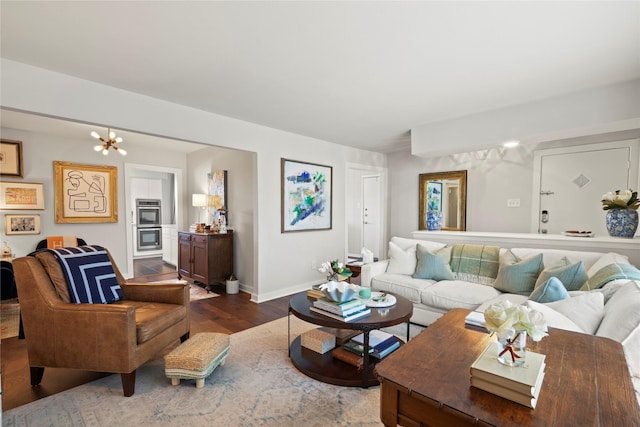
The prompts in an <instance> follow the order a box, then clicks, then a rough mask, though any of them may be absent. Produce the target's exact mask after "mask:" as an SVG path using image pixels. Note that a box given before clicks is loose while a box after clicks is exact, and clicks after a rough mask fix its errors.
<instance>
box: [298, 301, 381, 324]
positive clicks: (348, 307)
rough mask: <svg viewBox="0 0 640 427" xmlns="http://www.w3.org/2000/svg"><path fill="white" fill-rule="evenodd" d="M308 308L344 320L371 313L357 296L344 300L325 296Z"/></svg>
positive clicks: (358, 317) (347, 320)
mask: <svg viewBox="0 0 640 427" xmlns="http://www.w3.org/2000/svg"><path fill="white" fill-rule="evenodd" d="M309 309H310V310H311V311H313V312H315V313H320V314H323V315H325V316H329V317H332V318H334V319H337V320H342V321H344V322H349V321H352V320H356V319H360V318H362V317H365V316H368V315H369V314H371V309H370V308H368V307H367V306H366V305H365V303H364V302H362V300H360V299H358V298H355V299H352V300H350V301H345V302H335V301H330V300H328V299H327V298H318V299H317V300H315V301H314V302H313V305H312V306H311V307H309Z"/></svg>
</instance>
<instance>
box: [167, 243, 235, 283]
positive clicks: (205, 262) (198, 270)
mask: <svg viewBox="0 0 640 427" xmlns="http://www.w3.org/2000/svg"><path fill="white" fill-rule="evenodd" d="M232 273H233V233H227V234H210V233H187V232H178V277H179V278H182V277H184V278H187V279H191V280H193V281H194V282H199V283H201V284H203V285H205V286H206V287H207V288H208V287H210V286H211V285H213V284H215V283H225V280H226V279H228V278H229V276H231V274H232Z"/></svg>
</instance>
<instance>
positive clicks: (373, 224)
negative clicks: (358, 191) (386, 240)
mask: <svg viewBox="0 0 640 427" xmlns="http://www.w3.org/2000/svg"><path fill="white" fill-rule="evenodd" d="M381 217H382V214H381V205H380V175H370V176H363V177H362V247H363V248H367V249H368V250H370V251H372V252H373V256H374V258H378V257H380V247H381V246H382V245H381V244H380V243H381V241H382V238H381V234H382V228H381V223H380V218H381Z"/></svg>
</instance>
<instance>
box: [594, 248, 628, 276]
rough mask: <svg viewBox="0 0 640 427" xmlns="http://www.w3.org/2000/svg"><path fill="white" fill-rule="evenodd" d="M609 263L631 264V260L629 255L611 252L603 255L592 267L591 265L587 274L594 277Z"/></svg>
mask: <svg viewBox="0 0 640 427" xmlns="http://www.w3.org/2000/svg"><path fill="white" fill-rule="evenodd" d="M609 264H631V263H630V262H629V258H628V257H627V256H625V255H620V254H618V253H615V252H609V253H606V254H604V255H602V256H601V257H600V258H598V260H597V261H596V262H595V263H594V264H593V265H592V266H591V267H589V270H588V271H587V276H589V278H591V277H593V276H594V275H595V274H596V273H597V272H598V271H600V270H601V269H602V268H603V267H604V266H607V265H609Z"/></svg>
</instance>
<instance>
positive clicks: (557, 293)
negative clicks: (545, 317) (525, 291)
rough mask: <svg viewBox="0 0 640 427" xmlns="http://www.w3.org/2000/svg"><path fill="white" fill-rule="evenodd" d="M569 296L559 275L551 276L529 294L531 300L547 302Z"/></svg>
mask: <svg viewBox="0 0 640 427" xmlns="http://www.w3.org/2000/svg"><path fill="white" fill-rule="evenodd" d="M567 298H569V292H567V288H565V287H564V285H563V284H562V282H561V281H560V280H559V279H558V278H557V277H551V278H549V280H547V282H546V283H544V284H543V285H542V286H536V288H535V289H534V290H533V292H531V295H529V299H530V300H531V301H535V302H539V303H542V304H544V303H547V302H554V301H560V300H563V299H567Z"/></svg>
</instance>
